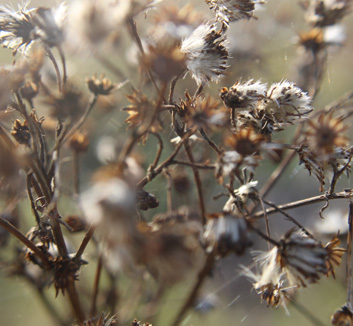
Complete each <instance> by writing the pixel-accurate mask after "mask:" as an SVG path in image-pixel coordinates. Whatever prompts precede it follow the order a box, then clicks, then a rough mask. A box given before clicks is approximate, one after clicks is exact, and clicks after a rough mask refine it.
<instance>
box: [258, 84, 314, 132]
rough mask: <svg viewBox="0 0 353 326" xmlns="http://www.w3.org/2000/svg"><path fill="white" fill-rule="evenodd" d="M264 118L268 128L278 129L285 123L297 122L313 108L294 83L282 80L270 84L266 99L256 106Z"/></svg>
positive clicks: (304, 117)
mask: <svg viewBox="0 0 353 326" xmlns="http://www.w3.org/2000/svg"><path fill="white" fill-rule="evenodd" d="M257 110H258V111H260V114H261V115H263V116H264V119H266V120H267V121H266V124H267V128H268V129H271V128H273V129H275V130H280V129H281V128H283V127H284V126H285V125H288V124H293V123H299V122H301V121H303V120H304V119H306V118H307V115H308V114H309V113H310V112H311V111H312V110H313V109H312V107H311V98H310V97H309V96H308V95H307V94H306V93H305V92H303V91H302V90H301V89H300V88H298V87H296V86H295V84H294V83H291V82H289V81H287V80H282V81H281V82H279V83H275V84H272V85H271V86H270V88H269V89H268V91H267V99H266V100H263V101H262V102H261V104H260V105H259V107H258V108H257Z"/></svg>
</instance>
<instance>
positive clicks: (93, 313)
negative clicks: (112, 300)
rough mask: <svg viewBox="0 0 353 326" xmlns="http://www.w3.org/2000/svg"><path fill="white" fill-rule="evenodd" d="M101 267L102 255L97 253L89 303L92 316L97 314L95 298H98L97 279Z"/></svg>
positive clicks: (98, 278)
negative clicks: (90, 301)
mask: <svg viewBox="0 0 353 326" xmlns="http://www.w3.org/2000/svg"><path fill="white" fill-rule="evenodd" d="M102 268H103V258H102V255H99V258H98V263H97V269H96V275H95V277H94V284H93V294H92V303H91V310H90V316H91V317H94V316H95V315H96V314H97V298H98V292H99V281H100V278H101V274H102Z"/></svg>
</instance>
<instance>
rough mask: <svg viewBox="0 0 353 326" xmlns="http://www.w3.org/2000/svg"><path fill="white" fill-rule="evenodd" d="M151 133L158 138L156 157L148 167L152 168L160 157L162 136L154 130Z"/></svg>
mask: <svg viewBox="0 0 353 326" xmlns="http://www.w3.org/2000/svg"><path fill="white" fill-rule="evenodd" d="M151 134H152V135H153V136H155V137H156V138H157V140H158V150H157V154H156V158H155V159H154V161H153V163H152V164H151V165H150V169H154V168H155V167H156V166H157V164H158V162H159V159H160V158H161V155H162V151H163V141H162V137H161V136H160V135H159V134H157V133H155V132H153V133H151Z"/></svg>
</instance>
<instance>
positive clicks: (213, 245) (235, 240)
mask: <svg viewBox="0 0 353 326" xmlns="http://www.w3.org/2000/svg"><path fill="white" fill-rule="evenodd" d="M202 242H203V244H204V246H205V248H206V251H207V252H208V253H211V252H212V253H214V254H215V255H217V256H221V257H224V256H226V255H227V254H229V253H232V252H234V253H236V254H237V255H241V254H242V253H243V252H244V251H245V249H246V248H247V247H248V246H249V245H250V241H249V239H248V236H247V225H246V222H245V220H244V219H243V218H242V217H238V216H235V215H233V214H231V213H218V214H211V215H209V216H208V219H207V223H206V226H205V230H204V232H203V235H202Z"/></svg>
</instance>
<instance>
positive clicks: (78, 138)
mask: <svg viewBox="0 0 353 326" xmlns="http://www.w3.org/2000/svg"><path fill="white" fill-rule="evenodd" d="M69 144H70V147H71V149H72V150H73V151H75V152H77V153H81V152H85V151H86V150H87V148H88V145H89V139H88V136H87V134H86V133H83V132H81V131H76V132H75V133H74V134H73V135H72V136H71V137H70V140H69Z"/></svg>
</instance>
